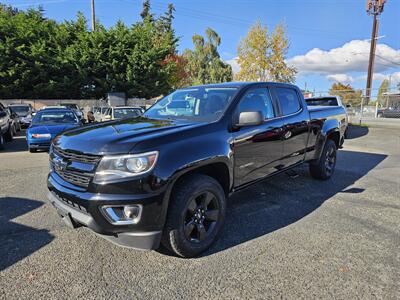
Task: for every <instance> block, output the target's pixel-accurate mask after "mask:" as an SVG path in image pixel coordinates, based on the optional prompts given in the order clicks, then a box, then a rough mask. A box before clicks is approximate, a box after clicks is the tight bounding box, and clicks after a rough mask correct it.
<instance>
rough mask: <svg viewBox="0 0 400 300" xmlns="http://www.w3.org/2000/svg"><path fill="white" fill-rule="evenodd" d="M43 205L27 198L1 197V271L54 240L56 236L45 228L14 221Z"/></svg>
mask: <svg viewBox="0 0 400 300" xmlns="http://www.w3.org/2000/svg"><path fill="white" fill-rule="evenodd" d="M42 205H43V203H42V202H39V201H36V200H30V199H25V198H13V197H2V198H0V240H1V243H0V271H2V270H4V269H6V268H8V267H10V266H12V265H13V264H15V263H17V262H18V261H20V260H22V259H23V258H25V257H27V256H29V255H31V254H32V253H34V252H35V251H37V250H39V249H40V248H42V247H43V246H45V245H47V244H48V243H50V242H51V241H52V240H53V238H54V237H53V236H52V235H51V234H49V232H48V231H47V230H45V229H35V228H32V227H29V226H26V225H22V224H17V223H15V222H13V221H12V220H13V219H14V218H17V217H19V216H21V215H24V214H26V213H28V212H30V211H32V210H35V209H37V208H39V207H41V206H42Z"/></svg>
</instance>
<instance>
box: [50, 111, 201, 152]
mask: <svg viewBox="0 0 400 300" xmlns="http://www.w3.org/2000/svg"><path fill="white" fill-rule="evenodd" d="M200 124H201V123H192V122H187V121H181V120H179V121H178V120H158V119H148V118H145V117H138V118H134V119H124V120H118V121H110V122H104V123H100V124H96V125H90V126H83V127H80V128H77V129H73V130H69V131H66V132H64V133H63V134H61V135H59V136H57V137H56V138H55V139H54V145H55V146H58V147H60V148H62V149H68V150H73V151H79V152H82V153H87V154H95V155H105V154H124V153H129V152H130V151H131V150H132V149H133V148H134V147H135V145H136V144H137V143H139V142H141V141H143V140H145V139H147V138H149V137H152V138H154V137H158V136H163V135H166V134H170V133H176V132H177V131H182V130H187V129H189V128H192V127H197V126H199V125H200Z"/></svg>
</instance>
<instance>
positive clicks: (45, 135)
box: [32, 133, 51, 139]
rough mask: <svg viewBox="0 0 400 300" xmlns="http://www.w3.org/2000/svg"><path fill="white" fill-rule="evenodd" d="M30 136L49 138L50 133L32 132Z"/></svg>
mask: <svg viewBox="0 0 400 300" xmlns="http://www.w3.org/2000/svg"><path fill="white" fill-rule="evenodd" d="M32 138H34V139H49V138H51V134H50V133H33V134H32Z"/></svg>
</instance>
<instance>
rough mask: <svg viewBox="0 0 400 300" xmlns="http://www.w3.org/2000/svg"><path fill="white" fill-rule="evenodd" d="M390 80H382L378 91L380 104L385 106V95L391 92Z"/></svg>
mask: <svg viewBox="0 0 400 300" xmlns="http://www.w3.org/2000/svg"><path fill="white" fill-rule="evenodd" d="M389 88H390V87H389V80H388V79H384V80H382V83H381V85H380V87H379V90H378V103H379V104H380V105H384V104H385V102H386V97H385V96H384V95H383V94H384V93H387V92H389Z"/></svg>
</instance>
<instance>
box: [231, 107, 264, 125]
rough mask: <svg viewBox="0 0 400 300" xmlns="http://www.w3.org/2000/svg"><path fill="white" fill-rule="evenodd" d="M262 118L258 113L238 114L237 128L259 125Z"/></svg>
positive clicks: (245, 112) (260, 113) (246, 112)
mask: <svg viewBox="0 0 400 300" xmlns="http://www.w3.org/2000/svg"><path fill="white" fill-rule="evenodd" d="M263 121H264V116H263V114H262V112H260V111H244V112H241V113H240V114H239V122H238V123H237V124H236V126H238V127H244V126H255V125H261V124H262V123H263Z"/></svg>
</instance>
